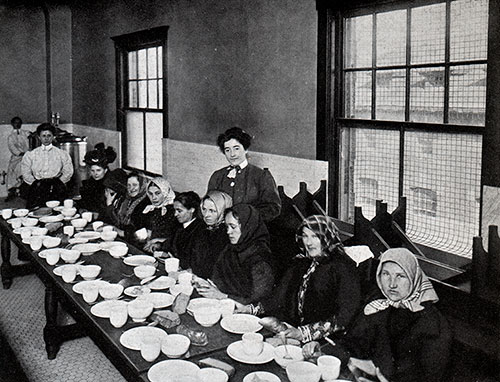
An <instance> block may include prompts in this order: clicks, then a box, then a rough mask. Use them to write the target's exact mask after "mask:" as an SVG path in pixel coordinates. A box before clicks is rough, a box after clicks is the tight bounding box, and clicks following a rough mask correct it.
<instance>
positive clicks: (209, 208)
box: [201, 199, 218, 226]
mask: <svg viewBox="0 0 500 382" xmlns="http://www.w3.org/2000/svg"><path fill="white" fill-rule="evenodd" d="M201 214H202V215H203V221H204V222H205V224H206V225H208V226H212V225H215V224H216V223H217V215H218V214H217V208H216V207H215V203H214V202H212V201H211V200H210V199H205V200H204V201H203V203H202V205H201Z"/></svg>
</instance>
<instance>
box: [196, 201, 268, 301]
mask: <svg viewBox="0 0 500 382" xmlns="http://www.w3.org/2000/svg"><path fill="white" fill-rule="evenodd" d="M225 220H226V227H227V234H228V237H229V244H228V245H226V247H225V248H224V249H223V251H222V253H221V254H220V256H219V258H218V260H217V262H216V264H215V266H214V270H213V274H212V280H213V284H215V285H204V286H200V287H199V288H198V292H199V293H200V294H201V295H202V296H204V297H209V298H217V299H224V298H228V297H229V298H232V299H233V300H235V301H238V302H239V303H251V302H256V301H260V300H261V299H263V298H265V297H266V296H267V295H269V294H270V293H271V289H272V286H273V283H274V276H273V271H272V268H271V265H270V257H271V250H270V249H269V233H268V231H267V228H266V226H265V224H264V222H263V220H262V218H261V216H260V214H259V212H258V211H257V209H256V208H255V207H252V206H251V205H248V204H238V205H236V206H234V207H232V208H230V209H228V210H227V211H226V215H225Z"/></svg>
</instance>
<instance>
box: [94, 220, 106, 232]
mask: <svg viewBox="0 0 500 382" xmlns="http://www.w3.org/2000/svg"><path fill="white" fill-rule="evenodd" d="M103 225H104V222H102V221H100V220H97V221H95V222H93V223H92V228H93V229H94V231H97V230H98V229H99V228H101V227H102V226H103Z"/></svg>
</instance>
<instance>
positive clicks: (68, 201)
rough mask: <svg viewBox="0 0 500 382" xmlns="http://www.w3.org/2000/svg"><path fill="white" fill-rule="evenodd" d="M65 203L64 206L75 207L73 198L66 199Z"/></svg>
mask: <svg viewBox="0 0 500 382" xmlns="http://www.w3.org/2000/svg"><path fill="white" fill-rule="evenodd" d="M63 205H64V208H73V199H65V200H64V202H63Z"/></svg>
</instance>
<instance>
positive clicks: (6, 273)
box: [0, 235, 12, 289]
mask: <svg viewBox="0 0 500 382" xmlns="http://www.w3.org/2000/svg"><path fill="white" fill-rule="evenodd" d="M0 250H1V251H2V266H1V267H0V274H1V275H2V284H3V289H9V288H10V286H11V285H12V264H11V263H10V239H9V238H8V237H7V236H6V235H2V240H1V242H0Z"/></svg>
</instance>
